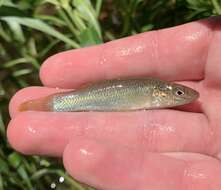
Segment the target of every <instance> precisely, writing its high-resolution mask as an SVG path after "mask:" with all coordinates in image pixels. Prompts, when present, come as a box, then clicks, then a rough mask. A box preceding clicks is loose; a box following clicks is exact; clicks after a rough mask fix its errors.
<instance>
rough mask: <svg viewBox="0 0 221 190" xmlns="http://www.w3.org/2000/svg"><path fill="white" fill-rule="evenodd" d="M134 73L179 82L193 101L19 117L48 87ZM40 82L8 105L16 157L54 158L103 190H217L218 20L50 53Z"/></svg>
mask: <svg viewBox="0 0 221 190" xmlns="http://www.w3.org/2000/svg"><path fill="white" fill-rule="evenodd" d="M140 75H145V76H155V77H160V78H162V79H166V80H172V81H180V82H181V83H184V84H186V85H188V86H190V87H193V88H194V89H196V90H198V91H199V92H200V98H199V100H198V101H197V102H195V103H194V104H192V105H188V106H182V107H181V108H180V109H181V110H182V111H180V110H179V109H177V110H153V111H139V112H128V113H126V112H123V113H95V112H88V113H51V112H47V113H46V112H34V111H32V112H23V113H19V112H18V107H19V105H20V104H21V103H22V102H24V101H27V100H30V99H34V98H38V97H42V96H46V95H49V94H52V93H54V92H59V91H60V90H59V89H55V88H54V87H59V88H63V89H66V88H77V87H78V86H80V85H81V84H84V83H87V82H91V81H95V80H100V79H110V78H116V77H123V76H140ZM40 77H41V80H42V82H43V84H44V87H29V88H26V89H23V90H21V91H19V92H18V93H17V94H16V95H15V96H14V97H13V98H12V100H11V103H10V106H9V107H10V114H11V117H12V120H11V122H10V124H9V127H8V139H9V142H10V144H11V145H12V146H13V148H15V149H16V150H17V151H19V152H22V153H24V154H39V155H49V156H58V157H63V160H64V166H65V168H66V169H67V171H68V172H69V173H70V175H72V176H73V177H74V178H75V179H77V180H79V181H81V182H84V183H87V184H89V185H91V186H94V187H96V188H98V189H103V190H147V189H151V190H178V189H179V190H196V189H200V190H220V187H221V180H220V179H221V163H220V160H219V159H220V158H221V154H220V153H221V18H220V17H219V18H212V19H208V20H203V21H198V22H192V23H189V24H185V25H181V26H178V27H173V28H168V29H164V30H160V31H153V32H146V33H143V34H139V35H135V36H132V37H128V38H124V39H120V40H116V41H113V42H110V43H106V44H104V45H99V46H95V47H90V48H84V49H78V50H71V51H67V52H62V53H59V54H57V55H55V56H52V57H50V58H49V59H47V60H46V61H45V62H44V64H43V66H42V67H41V71H40Z"/></svg>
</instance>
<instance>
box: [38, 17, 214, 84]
mask: <svg viewBox="0 0 221 190" xmlns="http://www.w3.org/2000/svg"><path fill="white" fill-rule="evenodd" d="M211 20H212V19H210V20H204V21H197V22H192V23H189V24H185V25H181V26H177V27H173V28H169V29H163V30H159V31H151V32H146V33H143V34H138V35H134V36H132V37H127V38H123V39H120V40H115V41H112V42H109V43H106V44H103V45H98V46H94V47H88V48H83V49H78V50H70V51H66V52H62V53H59V54H57V55H54V56H52V57H50V58H49V59H47V60H46V61H45V62H44V64H43V66H42V67H41V72H40V77H41V80H42V82H43V84H44V85H46V86H50V87H61V88H74V87H76V86H78V85H80V84H82V83H87V82H91V81H95V80H100V79H109V78H116V77H124V76H140V75H145V76H155V77H160V78H163V79H167V80H200V79H203V77H204V76H203V75H204V65H205V62H206V55H207V51H208V46H209V43H210V39H211V36H212V31H211V28H212V27H213V24H214V22H212V21H211Z"/></svg>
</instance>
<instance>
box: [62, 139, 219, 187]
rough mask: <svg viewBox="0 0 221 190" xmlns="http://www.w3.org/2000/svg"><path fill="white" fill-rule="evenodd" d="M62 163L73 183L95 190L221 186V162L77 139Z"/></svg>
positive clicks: (66, 152) (195, 156)
mask: <svg viewBox="0 0 221 190" xmlns="http://www.w3.org/2000/svg"><path fill="white" fill-rule="evenodd" d="M63 159H64V165H65V168H66V170H67V171H68V172H69V173H70V174H71V175H72V176H73V177H74V178H75V179H77V180H79V181H81V182H83V183H86V184H89V185H91V186H93V187H95V188H98V189H105V190H122V189H124V190H134V189H138V190H144V189H152V190H159V189H164V190H177V189H180V190H191V189H201V190H214V189H219V188H220V185H221V181H220V177H221V166H220V162H219V161H217V160H215V159H213V158H209V157H206V156H204V155H200V154H188V153H173V154H172V155H170V154H167V155H162V154H158V153H149V152H146V151H137V150H134V149H129V148H125V147H121V146H115V145H113V146H112V145H110V144H107V143H105V141H104V142H99V141H94V140H85V139H79V138H78V139H75V140H73V141H72V142H71V143H70V144H68V146H67V147H66V149H65V151H64V156H63Z"/></svg>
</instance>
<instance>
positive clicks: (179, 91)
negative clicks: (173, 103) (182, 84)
mask: <svg viewBox="0 0 221 190" xmlns="http://www.w3.org/2000/svg"><path fill="white" fill-rule="evenodd" d="M176 95H178V96H182V95H184V92H183V91H182V90H177V91H176Z"/></svg>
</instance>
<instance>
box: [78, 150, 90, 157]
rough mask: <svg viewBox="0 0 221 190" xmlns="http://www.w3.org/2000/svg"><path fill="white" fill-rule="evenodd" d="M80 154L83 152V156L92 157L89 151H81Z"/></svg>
mask: <svg viewBox="0 0 221 190" xmlns="http://www.w3.org/2000/svg"><path fill="white" fill-rule="evenodd" d="M80 152H81V154H83V155H85V156H90V155H92V153H91V152H89V151H87V150H85V149H83V148H81V149H80Z"/></svg>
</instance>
